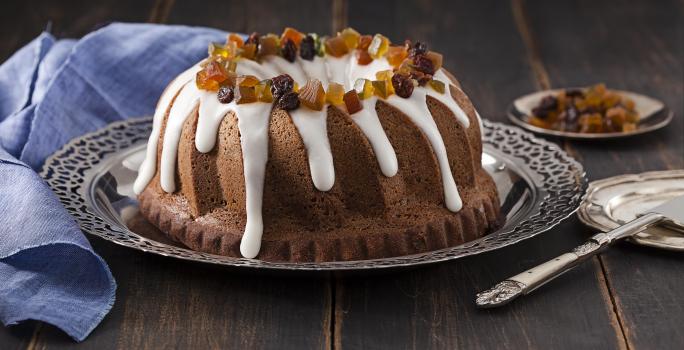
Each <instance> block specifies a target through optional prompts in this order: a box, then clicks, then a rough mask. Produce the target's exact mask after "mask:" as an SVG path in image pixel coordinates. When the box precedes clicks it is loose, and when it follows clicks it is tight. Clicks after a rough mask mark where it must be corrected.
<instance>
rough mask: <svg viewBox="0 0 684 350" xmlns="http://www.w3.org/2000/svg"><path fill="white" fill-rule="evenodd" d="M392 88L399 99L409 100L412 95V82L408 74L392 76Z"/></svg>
mask: <svg viewBox="0 0 684 350" xmlns="http://www.w3.org/2000/svg"><path fill="white" fill-rule="evenodd" d="M392 87H393V88H394V92H395V93H396V94H397V96H399V97H403V98H409V97H411V94H413V88H414V86H413V81H412V80H411V77H410V76H409V75H408V74H401V73H397V74H394V75H393V76H392Z"/></svg>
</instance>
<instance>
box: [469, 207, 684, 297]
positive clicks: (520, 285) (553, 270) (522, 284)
mask: <svg viewBox="0 0 684 350" xmlns="http://www.w3.org/2000/svg"><path fill="white" fill-rule="evenodd" d="M661 223H667V224H672V225H674V226H678V227H684V196H679V197H676V198H674V199H672V200H670V201H668V202H666V203H663V204H661V205H659V206H657V207H655V208H653V209H651V210H649V211H647V212H646V213H645V214H644V215H642V216H639V217H638V218H636V219H634V220H632V221H630V222H628V223H626V224H624V225H622V226H620V227H618V228H616V229H614V230H612V231H609V232H601V233H599V234H596V235H594V236H592V237H591V238H589V240H588V241H586V242H585V243H583V244H581V245H579V246H577V247H575V249H573V250H572V251H571V252H569V253H565V254H563V255H560V256H558V257H556V258H555V259H552V260H549V261H547V262H545V263H543V264H541V265H538V266H536V267H533V268H531V269H529V270H527V271H525V272H523V273H520V274H517V275H515V276H513V277H511V278H509V279H507V280H505V281H503V282H499V283H498V284H496V285H495V286H494V287H492V288H490V289H488V290H486V291H483V292H481V293H478V294H477V299H476V301H475V303H476V304H477V306H478V307H481V308H491V307H497V306H501V305H505V304H508V303H509V302H511V301H512V300H513V299H515V298H517V297H519V296H521V295H527V294H529V293H531V292H532V291H534V290H535V289H537V288H539V287H541V286H542V285H544V284H545V283H547V282H549V281H551V280H552V279H554V278H556V277H558V276H560V275H562V274H563V273H565V272H567V271H569V270H571V269H572V268H574V267H575V266H577V265H579V264H580V263H582V262H584V261H586V260H588V259H589V258H591V257H592V256H594V255H596V254H598V253H599V252H601V251H603V250H604V249H606V248H607V247H608V246H610V245H611V244H612V243H614V242H616V241H619V240H621V239H623V238H626V237H630V236H633V235H635V234H637V233H639V232H641V231H643V230H644V229H646V228H648V227H650V226H653V225H656V224H661Z"/></svg>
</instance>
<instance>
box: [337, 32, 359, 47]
mask: <svg viewBox="0 0 684 350" xmlns="http://www.w3.org/2000/svg"><path fill="white" fill-rule="evenodd" d="M340 36H341V37H342V39H343V40H344V43H345V44H347V48H348V49H349V50H353V49H355V48H356V47H357V46H358V45H359V38H360V37H361V34H359V32H357V31H355V30H354V29H352V28H345V29H344V30H342V32H340Z"/></svg>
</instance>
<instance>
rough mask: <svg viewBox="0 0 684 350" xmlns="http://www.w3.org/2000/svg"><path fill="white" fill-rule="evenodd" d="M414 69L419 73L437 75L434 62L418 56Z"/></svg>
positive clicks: (415, 59) (414, 61)
mask: <svg viewBox="0 0 684 350" xmlns="http://www.w3.org/2000/svg"><path fill="white" fill-rule="evenodd" d="M413 67H414V68H415V69H416V70H417V71H419V72H422V73H425V74H430V75H432V74H435V66H434V65H433V64H432V61H430V60H429V59H428V58H427V57H425V56H416V57H415V58H414V59H413Z"/></svg>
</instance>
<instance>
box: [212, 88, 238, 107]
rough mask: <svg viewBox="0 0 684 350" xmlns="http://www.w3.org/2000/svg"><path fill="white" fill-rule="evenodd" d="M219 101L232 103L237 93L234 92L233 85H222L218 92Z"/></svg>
mask: <svg viewBox="0 0 684 350" xmlns="http://www.w3.org/2000/svg"><path fill="white" fill-rule="evenodd" d="M216 97H217V98H218V100H219V102H221V103H231V102H232V101H233V98H235V93H234V92H233V87H232V86H222V87H221V88H220V89H219V91H218V93H217V94H216Z"/></svg>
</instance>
